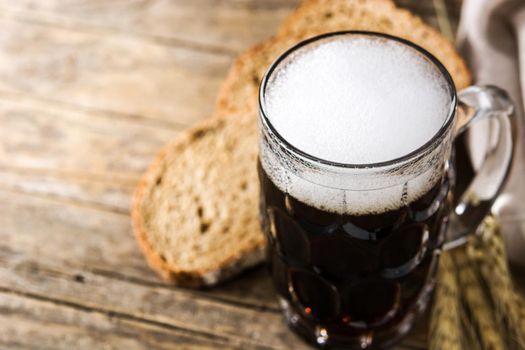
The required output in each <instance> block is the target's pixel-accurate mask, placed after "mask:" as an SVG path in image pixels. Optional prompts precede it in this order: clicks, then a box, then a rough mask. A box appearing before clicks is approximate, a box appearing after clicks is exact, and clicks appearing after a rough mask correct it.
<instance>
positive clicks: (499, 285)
mask: <svg viewBox="0 0 525 350" xmlns="http://www.w3.org/2000/svg"><path fill="white" fill-rule="evenodd" d="M481 229H482V232H483V235H482V236H481V238H480V239H476V240H475V241H473V242H472V244H470V245H469V249H468V254H469V257H470V258H471V259H473V260H474V261H476V262H477V264H476V265H477V266H478V268H479V271H480V272H481V275H482V277H483V279H484V280H485V285H486V286H487V289H488V291H489V294H490V295H491V298H492V300H493V301H494V305H495V311H496V316H497V319H498V321H499V322H500V324H501V325H502V326H503V327H502V328H503V329H506V331H507V334H508V335H509V337H511V339H512V340H513V341H514V344H513V346H512V347H513V348H514V347H518V348H519V349H525V318H524V316H525V309H524V308H523V303H522V301H521V300H520V296H519V294H518V293H517V292H516V291H515V289H514V285H513V283H512V279H511V275H510V271H509V268H508V265H507V259H506V254H505V246H504V242H503V238H502V236H501V233H500V230H499V226H498V224H497V222H496V221H495V220H494V218H492V217H488V218H487V219H486V220H485V223H484V225H483V227H482V228H481Z"/></svg>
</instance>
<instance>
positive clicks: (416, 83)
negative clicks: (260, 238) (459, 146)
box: [261, 35, 451, 213]
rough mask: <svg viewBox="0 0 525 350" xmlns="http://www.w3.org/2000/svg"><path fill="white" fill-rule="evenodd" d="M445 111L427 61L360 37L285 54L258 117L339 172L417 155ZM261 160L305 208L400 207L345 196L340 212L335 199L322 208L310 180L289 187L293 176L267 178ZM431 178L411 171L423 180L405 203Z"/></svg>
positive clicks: (396, 201)
mask: <svg viewBox="0 0 525 350" xmlns="http://www.w3.org/2000/svg"><path fill="white" fill-rule="evenodd" d="M450 108H451V97H450V90H449V83H448V82H447V80H446V79H445V77H444V76H443V74H442V72H441V71H439V69H438V68H437V67H436V65H434V64H433V63H431V62H430V61H429V60H428V58H427V57H425V56H424V55H423V54H421V53H420V52H419V51H417V50H416V49H414V48H412V47H410V46H408V45H405V44H403V43H400V42H397V41H394V40H389V39H384V38H381V37H370V36H366V35H349V36H342V37H339V38H336V39H334V40H324V41H323V40H321V41H319V42H317V43H316V44H313V45H308V46H307V47H303V48H302V49H300V50H298V51H296V52H294V53H292V54H291V55H290V56H289V57H288V58H287V59H285V60H283V61H282V62H281V63H280V64H279V65H278V66H277V67H276V69H275V70H274V71H273V73H272V74H271V76H270V77H269V81H268V83H267V84H266V90H265V91H264V109H265V114H266V116H267V118H268V120H269V121H270V123H271V124H272V125H273V127H274V128H275V130H276V131H277V132H278V133H279V134H280V135H281V136H282V137H283V138H284V139H286V140H287V141H288V142H289V143H290V144H291V145H293V146H294V147H295V148H297V149H299V150H301V151H303V152H305V153H307V154H309V155H311V156H314V157H317V158H320V159H323V160H327V161H332V162H337V163H345V164H360V165H362V164H371V163H379V162H385V161H389V160H393V159H397V158H400V157H403V156H405V155H407V154H409V153H411V152H412V151H414V150H417V149H418V148H420V147H421V146H423V145H424V144H425V143H427V142H428V141H429V140H431V139H432V138H433V136H434V135H436V133H437V132H438V130H439V129H440V128H441V127H442V126H443V125H444V123H445V122H446V120H447V117H448V115H449V113H450ZM261 155H262V157H261V159H262V163H263V166H264V165H265V164H267V166H264V168H265V170H266V171H267V173H268V172H270V173H271V174H269V175H270V177H271V178H272V180H274V182H275V183H276V185H277V186H278V187H280V188H281V189H282V190H284V191H286V192H289V193H290V194H292V195H293V196H295V197H297V198H298V199H300V200H301V199H302V200H303V201H306V202H308V203H309V204H312V205H316V206H319V207H323V208H327V209H331V210H333V211H337V212H355V213H357V212H363V211H374V212H379V211H382V210H381V209H380V208H384V209H385V210H387V209H393V208H394V207H398V206H400V205H402V204H401V203H400V200H401V199H400V197H401V196H404V199H403V200H407V198H406V194H404V195H403V193H400V190H398V189H396V190H393V191H392V193H390V194H388V193H389V192H388V191H387V190H384V191H382V192H383V194H381V195H380V196H379V197H377V195H378V194H376V195H372V194H371V193H367V194H366V195H365V197H364V198H365V199H360V200H358V199H356V200H352V199H351V198H350V203H348V202H349V198H348V193H347V194H344V196H345V198H344V200H343V201H344V202H345V204H344V205H343V207H342V206H341V205H342V204H341V203H339V202H340V201H341V198H340V196H335V197H334V195H330V196H329V197H330V198H331V199H325V200H323V199H322V198H323V196H325V197H326V195H327V193H328V192H329V191H328V190H327V189H326V188H324V189H323V188H317V187H316V186H314V185H313V184H311V183H310V182H311V181H310V180H311V179H310V180H308V181H307V182H308V183H310V184H308V183H303V180H304V179H301V178H300V177H297V179H296V180H293V179H295V178H296V176H295V174H286V175H285V176H284V177H283V176H278V175H277V172H278V171H277V172H276V171H273V170H272V169H278V168H275V167H273V166H269V165H268V159H269V157H270V158H271V157H272V156H271V155H270V156H269V157H266V159H264V158H265V157H264V156H265V154H264V150H263V149H261ZM275 161H277V162H278V161H282V159H281V160H278V159H277V160H275ZM419 166H420V165H419ZM269 168H272V169H269ZM431 168H434V167H433V166H432V165H429V169H428V170H431ZM441 169H442V167H441V168H440V169H439V171H441ZM437 171H438V170H436V169H433V170H432V171H430V172H429V171H425V169H419V170H418V174H419V176H421V174H423V173H425V174H427V175H426V177H425V178H421V177H419V178H418V179H413V181H412V180H411V183H412V186H411V188H410V191H409V193H408V197H409V198H408V200H411V199H412V200H413V199H416V198H417V197H419V196H420V195H422V194H423V193H424V192H425V191H426V190H428V189H429V188H430V187H431V185H432V184H433V183H435V181H434V180H435V179H436V178H438V177H439V176H437V175H439V174H436V173H435V172H437ZM316 176H317V177H319V176H322V174H317V175H316ZM285 179H286V180H285ZM314 180H315V179H314ZM319 180H320V181H314V182H318V183H322V182H323V181H322V180H323V179H319ZM390 180H391V179H385V183H377V188H384V187H385V186H388V185H387V183H388V182H389V181H390ZM432 181H434V182H432ZM285 182H286V183H285ZM407 182H408V180H407ZM405 187H406V185H405ZM292 192H293V193H292ZM352 196H354V195H353V194H352ZM352 196H351V197H352ZM376 197H377V198H376ZM367 198H368V199H367ZM372 201H373V203H372ZM320 203H321V204H320Z"/></svg>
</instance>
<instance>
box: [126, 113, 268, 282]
mask: <svg viewBox="0 0 525 350" xmlns="http://www.w3.org/2000/svg"><path fill="white" fill-rule="evenodd" d="M254 119H255V117H254V116H249V115H241V116H231V117H229V118H223V117H217V118H211V119H207V120H204V121H202V122H200V123H199V124H198V125H196V126H195V127H193V128H191V129H190V130H187V131H186V132H184V133H183V134H182V135H180V136H179V137H177V139H176V140H175V141H174V142H173V143H171V144H169V145H168V146H166V147H165V148H164V149H163V150H162V151H161V152H160V153H159V154H158V156H157V157H156V159H155V160H154V161H153V163H152V164H151V166H150V168H149V170H148V171H147V172H146V174H145V175H144V177H143V178H142V180H141V181H140V183H139V185H138V187H137V190H136V192H135V197H134V204H133V212H132V217H133V224H134V228H135V233H136V236H137V239H138V241H139V243H140V246H141V247H142V249H143V252H144V253H145V255H146V257H147V259H148V262H149V263H150V265H151V266H152V267H153V268H154V269H155V270H157V271H158V272H160V274H161V275H162V276H163V277H164V278H165V279H167V280H171V281H173V282H176V283H177V284H180V285H186V286H201V285H212V284H215V283H217V282H218V281H220V280H223V279H226V278H228V277H230V276H232V275H234V274H235V273H237V272H239V271H241V270H242V269H244V268H247V267H249V266H253V265H254V264H257V263H259V262H261V261H262V259H263V248H264V237H263V235H262V234H261V232H260V229H259V223H258V220H257V218H258V214H257V209H258V206H257V201H258V198H257V195H258V182H257V174H256V166H255V164H256V159H257V144H256V143H257V127H256V123H254V122H253V120H254ZM233 120H234V121H235V122H230V121H233Z"/></svg>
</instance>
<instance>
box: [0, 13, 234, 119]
mask: <svg viewBox="0 0 525 350" xmlns="http://www.w3.org/2000/svg"><path fill="white" fill-rule="evenodd" d="M0 26H1V27H2V32H3V35H2V36H0V52H1V55H0V77H1V79H0V92H16V93H22V94H29V95H31V96H36V97H38V98H41V99H45V100H50V101H55V102H60V103H62V104H67V105H70V106H75V107H76V108H81V109H92V110H97V111H106V112H109V113H114V114H118V116H120V117H122V118H124V117H126V116H127V117H129V118H132V119H140V118H146V119H151V120H157V121H162V122H163V123H164V125H174V126H180V125H188V124H191V123H193V122H195V121H197V120H199V119H201V118H204V117H207V116H209V115H210V114H211V112H212V110H213V101H214V100H215V95H216V93H217V88H218V86H219V84H220V82H221V80H222V78H223V77H224V75H225V73H226V70H227V69H228V67H229V65H230V63H231V61H232V56H230V55H226V54H222V53H214V52H204V51H197V50H193V49H188V48H181V47H173V46H166V45H160V44H158V43H156V42H151V41H149V40H144V39H142V38H140V37H134V36H129V35H125V34H119V33H114V34H111V35H100V34H99V33H96V32H80V31H74V30H69V29H63V28H55V27H48V26H43V25H40V24H35V23H31V22H20V21H17V20H12V19H9V18H5V17H1V13H0Z"/></svg>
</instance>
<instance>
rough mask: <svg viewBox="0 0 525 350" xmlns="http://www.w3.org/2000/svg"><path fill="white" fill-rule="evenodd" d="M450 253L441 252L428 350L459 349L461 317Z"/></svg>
mask: <svg viewBox="0 0 525 350" xmlns="http://www.w3.org/2000/svg"><path fill="white" fill-rule="evenodd" d="M454 270H455V267H454V262H453V261H452V258H451V256H450V253H447V252H445V253H443V255H442V256H441V258H440V261H439V271H438V276H437V283H436V292H435V295H434V298H435V299H434V306H433V308H432V315H431V320H430V344H429V348H430V350H444V349H450V350H461V349H462V347H461V319H460V303H459V288H458V282H457V279H456V276H455V273H454Z"/></svg>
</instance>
